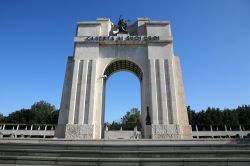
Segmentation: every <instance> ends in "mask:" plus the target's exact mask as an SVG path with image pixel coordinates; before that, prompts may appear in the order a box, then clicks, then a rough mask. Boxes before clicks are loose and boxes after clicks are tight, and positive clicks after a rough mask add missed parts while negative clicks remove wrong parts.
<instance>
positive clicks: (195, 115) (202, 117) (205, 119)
mask: <svg viewBox="0 0 250 166" xmlns="http://www.w3.org/2000/svg"><path fill="white" fill-rule="evenodd" d="M187 110H188V117H189V123H190V124H191V125H210V124H211V125H239V124H241V125H250V105H242V106H238V107H237V108H236V109H228V108H225V109H219V108H211V107H208V108H207V109H206V110H205V111H204V110H202V111H200V112H196V111H195V110H191V108H190V106H188V107H187Z"/></svg>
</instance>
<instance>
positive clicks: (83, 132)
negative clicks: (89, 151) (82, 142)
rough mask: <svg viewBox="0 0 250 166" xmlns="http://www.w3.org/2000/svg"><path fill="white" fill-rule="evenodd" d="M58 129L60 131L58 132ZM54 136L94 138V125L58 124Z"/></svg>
mask: <svg viewBox="0 0 250 166" xmlns="http://www.w3.org/2000/svg"><path fill="white" fill-rule="evenodd" d="M58 131H61V132H60V133H59V132H58ZM64 134H65V135H64ZM55 137H57V138H61V137H64V138H66V139H93V138H94V125H89V124H83V125H79V124H66V125H58V126H57V129H56V133H55Z"/></svg>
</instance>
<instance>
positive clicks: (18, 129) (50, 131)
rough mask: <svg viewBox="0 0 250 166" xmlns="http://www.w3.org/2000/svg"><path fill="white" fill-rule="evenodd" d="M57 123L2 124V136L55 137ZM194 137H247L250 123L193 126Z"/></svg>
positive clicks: (134, 134)
mask: <svg viewBox="0 0 250 166" xmlns="http://www.w3.org/2000/svg"><path fill="white" fill-rule="evenodd" d="M55 128H56V125H49V124H44V125H41V124H33V125H29V124H0V139H1V138H54V134H55ZM192 130H193V132H192V135H193V138H194V139H213V138H246V137H247V136H248V137H249V136H250V125H244V126H243V125H239V126H227V125H224V126H214V125H206V126H205V125H204V126H197V125H195V126H192ZM141 137H142V136H141V132H140V131H138V130H137V128H135V129H134V130H122V129H120V130H109V129H108V128H107V127H106V129H105V131H104V139H141Z"/></svg>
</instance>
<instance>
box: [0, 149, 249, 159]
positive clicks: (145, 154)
mask: <svg viewBox="0 0 250 166" xmlns="http://www.w3.org/2000/svg"><path fill="white" fill-rule="evenodd" d="M0 156H44V157H46V156H48V157H92V158H151V157H154V158H183V157H203V158H210V157H241V158H243V157H245V158H250V150H209V151H208V150H174V151H127V150H126V151H122V150H121V151H113V150H108V151H107V150H52V149H50V150H46V149H0Z"/></svg>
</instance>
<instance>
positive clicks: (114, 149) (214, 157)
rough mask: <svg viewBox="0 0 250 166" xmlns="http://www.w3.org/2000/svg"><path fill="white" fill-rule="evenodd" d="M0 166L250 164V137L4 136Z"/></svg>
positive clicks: (0, 150) (0, 141)
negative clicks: (86, 137)
mask: <svg viewBox="0 0 250 166" xmlns="http://www.w3.org/2000/svg"><path fill="white" fill-rule="evenodd" d="M0 165H19V166H21V165H119V166H122V165H136V166H142V165H145V166H147V165H154V166H156V165H162V166H163V165H164V166H165V165H168V166H169V165H170V166H177V165H181V166H187V165H189V166H190V165H192V166H196V165H199V166H203V165H209V166H215V165H216V166H218V165H222V166H228V165H231V166H233V165H240V166H249V165H250V140H249V139H213V140H212V139H211V140H209V139H206V140H205V139H204V140H202V139H200V140H146V139H144V140H66V139H0Z"/></svg>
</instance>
